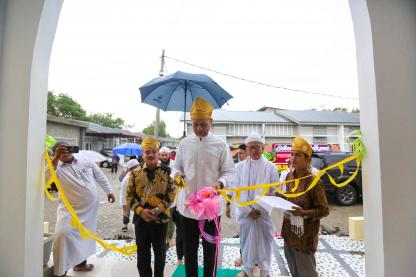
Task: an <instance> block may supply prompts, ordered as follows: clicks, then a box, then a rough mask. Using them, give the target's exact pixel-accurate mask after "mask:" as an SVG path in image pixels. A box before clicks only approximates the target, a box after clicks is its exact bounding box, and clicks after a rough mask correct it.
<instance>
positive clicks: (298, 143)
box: [292, 137, 313, 157]
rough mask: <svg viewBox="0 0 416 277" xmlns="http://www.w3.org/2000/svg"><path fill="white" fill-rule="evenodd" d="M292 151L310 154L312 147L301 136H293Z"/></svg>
mask: <svg viewBox="0 0 416 277" xmlns="http://www.w3.org/2000/svg"><path fill="white" fill-rule="evenodd" d="M292 151H296V152H302V153H305V154H306V155H308V156H309V157H310V156H312V152H313V149H312V147H311V145H310V144H309V143H308V142H307V141H306V140H305V139H304V138H302V137H295V138H293V140H292Z"/></svg>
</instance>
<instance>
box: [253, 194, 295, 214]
mask: <svg viewBox="0 0 416 277" xmlns="http://www.w3.org/2000/svg"><path fill="white" fill-rule="evenodd" d="M257 203H258V204H259V205H261V206H262V207H263V208H265V209H266V210H268V209H270V208H277V209H281V210H285V211H293V210H294V209H293V208H292V206H295V207H298V205H296V204H293V203H292V202H290V201H287V200H285V199H283V198H281V197H278V196H263V197H262V198H260V199H259V201H257Z"/></svg>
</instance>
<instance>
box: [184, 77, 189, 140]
mask: <svg viewBox="0 0 416 277" xmlns="http://www.w3.org/2000/svg"><path fill="white" fill-rule="evenodd" d="M187 90H188V81H187V80H185V105H184V106H183V137H186V93H187Z"/></svg>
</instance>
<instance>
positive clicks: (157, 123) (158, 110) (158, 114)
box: [154, 49, 165, 139]
mask: <svg viewBox="0 0 416 277" xmlns="http://www.w3.org/2000/svg"><path fill="white" fill-rule="evenodd" d="M164 68H165V49H163V50H162V56H161V57H160V70H159V76H160V77H162V76H164V75H165V70H164ZM159 124H160V109H158V108H156V121H155V132H154V136H155V138H156V139H157V137H158V136H159Z"/></svg>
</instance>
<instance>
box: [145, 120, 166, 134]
mask: <svg viewBox="0 0 416 277" xmlns="http://www.w3.org/2000/svg"><path fill="white" fill-rule="evenodd" d="M155 124H156V121H153V122H152V123H151V124H150V125H149V126H147V127H146V128H144V129H143V131H142V133H143V134H146V135H152V136H153V135H154V134H155ZM159 137H163V138H170V137H171V136H170V135H169V134H168V133H167V132H166V123H165V121H163V120H161V121H160V123H159Z"/></svg>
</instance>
